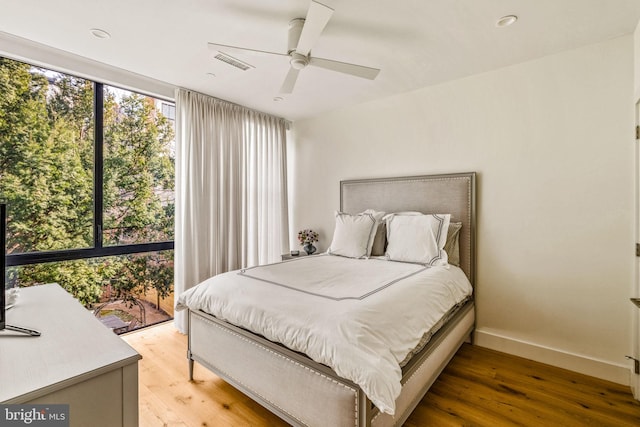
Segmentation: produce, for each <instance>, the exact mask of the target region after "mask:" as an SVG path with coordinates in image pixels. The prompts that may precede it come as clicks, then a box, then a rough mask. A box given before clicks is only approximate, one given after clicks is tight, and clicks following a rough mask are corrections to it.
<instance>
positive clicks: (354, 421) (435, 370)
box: [188, 172, 476, 427]
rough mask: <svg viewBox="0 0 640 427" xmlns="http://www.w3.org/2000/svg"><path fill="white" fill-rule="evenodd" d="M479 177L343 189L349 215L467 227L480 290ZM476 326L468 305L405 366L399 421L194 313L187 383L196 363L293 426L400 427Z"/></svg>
mask: <svg viewBox="0 0 640 427" xmlns="http://www.w3.org/2000/svg"><path fill="white" fill-rule="evenodd" d="M475 178H476V175H475V172H471V173H462V174H447V175H428V176H414V177H404V178H382V179H365V180H350V181H342V182H341V183H340V208H341V211H343V212H351V213H355V212H361V211H363V210H365V209H369V208H371V209H376V210H381V211H385V212H400V211H419V212H424V213H450V214H451V221H452V222H462V223H463V227H462V230H461V232H460V233H461V234H460V262H461V265H460V267H461V268H462V269H463V270H464V272H465V273H466V275H467V277H468V278H469V280H470V281H471V284H472V285H474V286H475V283H474V282H475V280H474V279H475V200H476V199H475ZM474 324H475V306H474V302H473V300H471V301H469V302H467V303H466V304H465V305H464V306H463V307H462V308H461V309H460V310H458V312H457V313H456V314H455V315H454V317H453V318H452V319H451V320H450V321H449V322H447V323H446V324H445V326H443V327H442V328H441V329H440V330H439V331H438V332H437V333H436V334H435V335H434V336H433V337H432V339H431V340H430V341H429V343H428V344H427V346H425V348H424V349H422V351H420V352H419V353H418V354H417V355H416V356H414V357H413V358H412V359H411V360H410V361H409V363H408V364H407V365H406V366H405V367H404V368H403V371H402V372H403V376H402V391H401V394H400V396H399V397H398V399H397V400H396V415H395V416H390V415H388V414H383V413H380V411H378V409H377V408H375V407H374V406H373V405H372V404H371V402H370V401H369V399H368V398H367V397H366V396H365V394H364V393H363V392H362V390H361V389H360V387H358V386H357V385H356V384H354V383H353V382H351V381H349V380H346V379H344V378H341V377H340V376H338V375H337V374H336V373H335V372H334V371H333V370H332V369H330V368H329V367H327V366H325V365H321V364H319V363H316V362H314V361H313V360H311V359H309V358H308V357H306V356H305V355H304V354H300V353H297V352H294V351H292V350H290V349H288V348H286V347H284V346H282V345H280V344H277V343H274V342H271V341H269V340H267V339H265V338H263V337H261V336H259V335H256V334H253V333H251V332H248V331H247V330H244V329H242V328H238V327H236V326H234V325H231V324H228V323H226V322H224V321H221V320H219V319H217V318H215V317H214V316H211V315H209V314H207V313H204V312H202V311H189V349H188V358H189V378H190V379H193V364H194V361H195V362H198V363H199V364H201V365H203V366H205V367H207V368H208V369H210V370H211V371H213V372H214V373H215V374H217V375H218V376H220V377H221V378H223V379H224V380H225V381H227V382H228V383H230V384H231V385H233V386H234V387H236V388H237V389H239V390H240V391H242V392H243V393H245V394H247V395H248V396H250V397H251V398H252V399H254V400H256V401H257V402H258V403H260V404H261V405H263V406H264V407H266V408H267V409H269V410H270V411H272V412H274V413H275V414H276V415H278V416H279V417H281V418H282V419H284V420H285V421H286V422H288V423H290V424H292V425H294V426H352V427H354V426H355V427H378V426H398V425H402V423H404V421H405V420H406V419H407V418H408V417H409V415H410V414H411V412H413V410H414V409H415V407H416V406H417V405H418V403H419V402H420V400H421V399H422V398H423V397H424V395H425V394H426V392H427V390H428V389H429V387H431V385H432V384H433V382H434V381H435V380H436V378H437V377H438V375H439V374H440V372H442V370H443V369H444V368H445V366H446V365H447V364H448V363H449V361H450V360H451V358H452V357H453V355H454V354H455V353H456V352H457V351H458V349H459V347H460V345H462V343H463V342H464V341H465V340H468V339H470V336H471V332H472V331H473V328H474Z"/></svg>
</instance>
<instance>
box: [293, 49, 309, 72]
mask: <svg viewBox="0 0 640 427" xmlns="http://www.w3.org/2000/svg"><path fill="white" fill-rule="evenodd" d="M289 64H291V67H292V68H295V69H296V70H302V69H303V68H304V67H306V66H307V65H309V58H307V57H306V56H304V55H300V54H299V53H295V52H294V53H292V54H291V60H290V61H289Z"/></svg>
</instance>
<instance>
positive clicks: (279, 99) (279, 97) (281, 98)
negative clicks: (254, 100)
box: [273, 96, 284, 102]
mask: <svg viewBox="0 0 640 427" xmlns="http://www.w3.org/2000/svg"><path fill="white" fill-rule="evenodd" d="M283 99H284V98H283V97H281V96H276V97H274V98H273V100H274V101H275V102H280V101H282V100H283Z"/></svg>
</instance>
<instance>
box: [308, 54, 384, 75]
mask: <svg viewBox="0 0 640 427" xmlns="http://www.w3.org/2000/svg"><path fill="white" fill-rule="evenodd" d="M309 65H313V66H316V67H320V68H325V69H327V70H332V71H338V72H339V73H344V74H349V75H352V76H356V77H362V78H364V79H369V80H373V79H375V78H376V77H377V76H378V73H379V72H380V70H379V69H377V68H371V67H365V66H364V65H356V64H349V63H347V62H340V61H333V60H331V59H322V58H309Z"/></svg>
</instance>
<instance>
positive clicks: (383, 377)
mask: <svg viewBox="0 0 640 427" xmlns="http://www.w3.org/2000/svg"><path fill="white" fill-rule="evenodd" d="M471 292H472V288H471V284H470V283H469V281H468V280H467V277H466V276H465V274H464V272H463V271H462V270H461V269H459V268H458V267H454V266H449V265H448V266H442V267H431V268H424V267H422V266H420V265H417V264H407V263H398V262H392V261H386V260H381V259H349V258H343V257H339V256H331V255H320V256H313V257H302V258H299V259H294V260H291V261H286V262H283V263H278V264H271V265H268V266H260V267H256V268H250V269H246V270H239V271H232V272H229V273H224V274H220V275H217V276H215V277H212V278H210V279H208V280H205V281H204V282H202V283H200V284H199V285H197V286H195V287H193V288H191V289H189V290H188V291H186V292H184V293H183V294H181V295H180V296H179V298H178V302H177V306H176V308H177V309H178V310H182V309H185V308H187V307H188V308H190V309H191V310H203V311H205V312H207V313H210V314H213V315H214V316H216V317H217V318H219V319H222V320H225V321H227V322H229V323H232V324H234V325H237V326H240V327H243V328H245V329H248V330H250V331H253V332H255V333H258V334H260V335H263V336H264V337H266V338H267V339H269V340H271V341H275V342H279V343H281V344H284V345H285V346H287V347H289V348H291V349H293V350H296V351H299V352H302V353H305V354H306V355H308V356H309V357H310V358H311V359H313V360H315V361H316V362H319V363H323V364H325V365H327V366H330V367H331V368H332V369H333V370H334V371H335V372H336V373H337V374H338V375H340V376H341V377H343V378H347V379H349V380H351V381H353V382H354V383H356V384H358V385H359V386H360V387H361V388H362V390H363V391H364V392H365V394H366V395H367V396H368V397H369V399H371V401H372V402H373V403H374V404H375V405H376V406H377V407H378V408H379V409H380V410H381V411H382V412H386V413H389V414H393V413H394V412H395V400H396V398H397V397H398V395H399V394H400V388H401V385H400V380H401V377H402V372H401V368H400V362H402V360H403V359H404V358H405V357H406V356H407V354H408V353H409V352H410V351H411V350H412V349H413V348H415V347H416V345H417V344H418V342H419V341H420V339H421V338H422V336H423V335H424V334H425V333H426V332H427V331H429V330H430V329H431V327H432V326H433V325H434V324H435V323H436V322H437V321H438V320H439V319H440V318H441V317H442V316H443V315H444V314H445V313H447V311H449V310H450V309H451V308H452V307H453V306H454V305H455V304H458V303H460V302H461V301H463V300H464V299H465V298H466V297H467V296H468V295H470V294H471Z"/></svg>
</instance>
